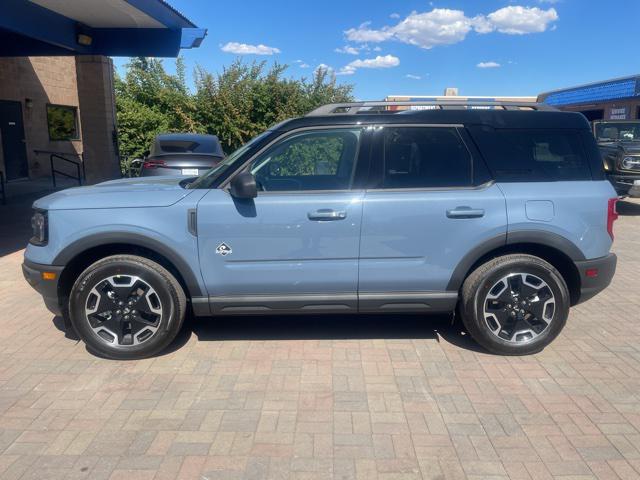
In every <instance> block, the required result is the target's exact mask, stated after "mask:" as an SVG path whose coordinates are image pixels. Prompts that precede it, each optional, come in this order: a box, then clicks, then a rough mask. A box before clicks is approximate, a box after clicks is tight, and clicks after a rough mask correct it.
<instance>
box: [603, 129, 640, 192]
mask: <svg viewBox="0 0 640 480" xmlns="http://www.w3.org/2000/svg"><path fill="white" fill-rule="evenodd" d="M593 133H594V135H595V137H596V139H597V140H598V146H599V147H600V151H601V152H602V157H603V160H604V166H605V170H606V173H607V176H608V178H609V181H610V182H611V184H612V185H613V187H614V188H615V189H616V191H617V192H618V194H619V195H630V196H634V197H638V196H640V120H598V121H596V122H593Z"/></svg>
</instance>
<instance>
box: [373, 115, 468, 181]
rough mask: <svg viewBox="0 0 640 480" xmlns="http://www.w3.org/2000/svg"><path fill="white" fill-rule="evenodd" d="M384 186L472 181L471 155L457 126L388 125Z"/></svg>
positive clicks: (386, 131) (386, 128)
mask: <svg viewBox="0 0 640 480" xmlns="http://www.w3.org/2000/svg"><path fill="white" fill-rule="evenodd" d="M384 144H385V147H384V174H383V184H382V187H383V188H447V187H467V186H470V185H471V184H472V167H471V155H470V154H469V151H468V150H467V148H466V146H465V145H464V143H463V142H462V139H461V138H460V135H459V134H458V132H457V131H456V129H455V128H453V127H385V142H384Z"/></svg>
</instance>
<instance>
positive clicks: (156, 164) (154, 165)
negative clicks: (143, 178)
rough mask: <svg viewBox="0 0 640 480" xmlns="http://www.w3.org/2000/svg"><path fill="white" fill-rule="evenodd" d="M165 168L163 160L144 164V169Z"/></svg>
mask: <svg viewBox="0 0 640 480" xmlns="http://www.w3.org/2000/svg"><path fill="white" fill-rule="evenodd" d="M164 166H165V163H164V161H163V160H149V161H148V162H144V163H143V164H142V168H158V167H164Z"/></svg>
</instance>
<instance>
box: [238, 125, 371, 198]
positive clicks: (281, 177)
mask: <svg viewBox="0 0 640 480" xmlns="http://www.w3.org/2000/svg"><path fill="white" fill-rule="evenodd" d="M359 140H360V129H346V128H340V129H332V130H310V131H307V132H303V133H299V134H295V135H292V136H290V137H287V138H286V139H285V140H283V141H281V142H278V143H276V144H275V145H273V146H272V147H270V148H269V149H268V150H267V151H266V152H264V153H262V154H261V155H260V156H259V157H258V158H256V159H255V160H254V161H253V162H252V163H251V168H250V171H251V173H252V174H253V175H254V176H255V177H256V183H257V184H258V190H259V191H266V192H270V191H280V192H282V191H312V190H348V189H350V188H351V183H352V180H353V172H354V167H355V163H356V157H357V155H358V144H359Z"/></svg>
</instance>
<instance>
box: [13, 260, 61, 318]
mask: <svg viewBox="0 0 640 480" xmlns="http://www.w3.org/2000/svg"><path fill="white" fill-rule="evenodd" d="M63 269H64V267H60V266H55V265H42V264H40V263H33V262H30V261H29V260H25V261H24V263H23V264H22V274H23V275H24V278H25V280H26V281H27V282H28V283H29V285H31V286H32V287H33V288H34V290H35V291H36V292H38V293H39V294H40V295H42V299H43V300H44V304H45V305H46V307H47V308H48V309H49V311H50V312H51V313H53V314H54V315H62V308H61V306H60V300H59V295H58V284H59V282H60V274H61V273H62V270H63ZM44 272H51V273H55V279H53V280H45V279H44V278H42V274H43V273H44Z"/></svg>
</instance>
